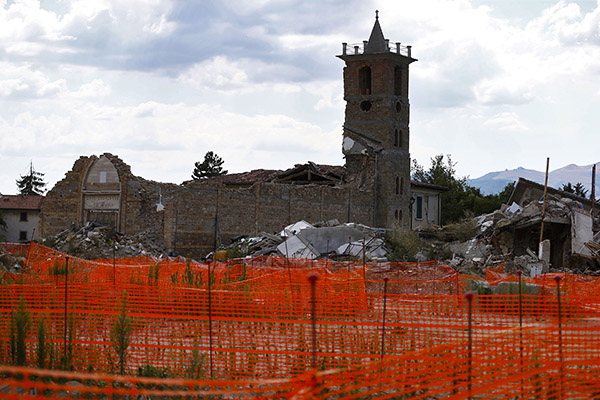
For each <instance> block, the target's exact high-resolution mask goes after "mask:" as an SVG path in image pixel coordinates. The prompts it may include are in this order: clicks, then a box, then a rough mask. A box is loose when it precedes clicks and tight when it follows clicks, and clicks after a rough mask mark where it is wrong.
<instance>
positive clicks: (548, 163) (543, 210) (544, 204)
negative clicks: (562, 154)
mask: <svg viewBox="0 0 600 400" xmlns="http://www.w3.org/2000/svg"><path fill="white" fill-rule="evenodd" d="M549 169H550V157H547V158H546V181H545V183H544V203H543V205H542V226H541V227H540V243H542V240H544V216H545V215H546V195H547V194H548V170H549Z"/></svg>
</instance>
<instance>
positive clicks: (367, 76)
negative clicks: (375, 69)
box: [358, 67, 371, 94]
mask: <svg viewBox="0 0 600 400" xmlns="http://www.w3.org/2000/svg"><path fill="white" fill-rule="evenodd" d="M358 88H359V90H360V94H371V68H370V67H363V68H361V69H360V70H359V71H358Z"/></svg>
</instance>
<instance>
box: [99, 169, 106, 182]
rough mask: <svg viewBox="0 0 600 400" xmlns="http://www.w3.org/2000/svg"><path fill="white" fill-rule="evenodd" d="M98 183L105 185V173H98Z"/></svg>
mask: <svg viewBox="0 0 600 400" xmlns="http://www.w3.org/2000/svg"><path fill="white" fill-rule="evenodd" d="M100 183H106V171H100Z"/></svg>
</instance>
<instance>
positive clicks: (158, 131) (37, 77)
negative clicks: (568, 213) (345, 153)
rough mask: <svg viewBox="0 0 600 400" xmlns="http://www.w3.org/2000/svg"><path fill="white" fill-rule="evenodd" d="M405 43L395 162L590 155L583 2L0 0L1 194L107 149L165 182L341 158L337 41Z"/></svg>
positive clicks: (525, 162) (530, 162)
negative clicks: (406, 137) (203, 167)
mask: <svg viewBox="0 0 600 400" xmlns="http://www.w3.org/2000/svg"><path fill="white" fill-rule="evenodd" d="M375 9H379V11H380V14H379V15H380V22H381V26H382V28H383V32H384V34H385V36H386V38H389V39H390V41H391V42H398V41H399V42H402V43H403V44H410V45H412V46H413V57H415V58H417V59H418V60H419V61H418V62H416V63H413V64H412V65H411V77H410V85H411V86H410V102H411V111H412V115H411V143H410V146H411V147H410V151H411V156H412V157H413V158H416V159H417V160H418V161H419V162H420V163H421V164H425V165H428V163H429V158H430V157H433V156H434V155H436V154H440V153H444V154H451V155H452V158H453V159H454V160H455V161H456V162H457V163H458V164H457V171H458V174H459V175H461V176H464V175H468V176H470V177H471V178H477V177H479V176H481V175H483V174H485V173H487V172H490V171H496V170H503V169H506V168H508V169H512V168H516V167H518V166H522V167H525V168H532V169H537V170H543V169H544V168H545V162H546V157H550V159H551V169H556V168H559V167H562V166H565V165H567V164H570V163H574V164H578V165H588V164H592V163H594V162H598V161H600V152H599V151H598V149H599V146H598V144H599V143H600V140H598V138H597V136H596V135H597V134H598V133H599V130H600V7H599V4H598V2H597V1H585V0H580V1H567V0H565V1H551V0H495V1H491V0H490V1H486V0H471V1H467V0H456V1H448V0H419V1H416V0H415V1H397V0H390V1H371V0H343V1H342V0H320V1H314V0H215V1H212V0H199V1H187V0H72V1H69V0H41V1H39V0H37V1H36V0H0V192H1V193H5V194H11V193H16V191H17V188H16V185H15V179H16V178H18V177H19V175H22V174H24V173H26V172H27V170H28V165H29V162H30V161H32V162H33V165H34V167H35V169H37V170H39V171H41V172H44V173H45V174H46V176H45V178H46V181H47V182H48V183H49V187H52V186H53V185H54V183H55V182H56V181H58V180H60V179H62V178H63V176H64V174H65V173H66V172H67V171H68V170H70V169H71V167H72V165H73V163H74V162H75V160H76V159H77V158H78V157H79V156H81V155H92V154H96V155H99V154H102V153H105V152H110V153H113V154H117V155H118V156H120V157H121V158H122V159H123V160H124V161H125V162H126V163H128V164H129V165H130V166H131V168H132V172H133V173H134V174H136V175H139V176H142V177H144V178H146V179H151V180H157V181H164V182H174V183H181V182H182V181H184V180H187V179H189V178H190V175H191V172H192V170H193V164H194V162H195V161H198V160H202V159H203V157H204V154H205V153H206V152H207V151H209V150H212V151H214V152H216V153H217V154H219V155H220V156H221V157H222V158H223V159H224V160H225V165H224V166H225V168H226V169H228V170H229V171H230V172H241V171H247V170H251V169H256V168H268V169H285V168H289V167H291V166H293V165H294V164H296V163H304V162H306V161H308V160H310V161H314V162H317V163H324V164H342V163H343V158H342V154H341V141H342V124H343V117H344V101H343V97H342V68H343V62H342V61H341V60H339V59H337V58H335V55H337V54H340V53H341V43H342V42H348V43H358V42H361V41H362V40H366V39H367V38H368V36H369V33H370V31H371V28H372V26H373V22H374V11H375Z"/></svg>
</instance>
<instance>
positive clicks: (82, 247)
mask: <svg viewBox="0 0 600 400" xmlns="http://www.w3.org/2000/svg"><path fill="white" fill-rule="evenodd" d="M42 244H43V245H45V246H48V247H51V248H53V249H55V250H58V251H60V252H62V253H66V254H69V255H72V256H74V257H80V258H84V259H87V260H92V259H97V258H112V257H113V252H114V255H115V256H116V257H117V258H118V257H132V256H140V255H149V256H153V257H158V258H162V257H165V256H166V255H167V252H166V250H165V248H164V246H163V244H162V242H161V240H160V238H159V237H158V236H157V235H155V234H152V233H149V232H141V233H138V234H135V235H132V236H129V235H123V234H120V233H117V232H114V231H113V230H112V229H111V228H109V227H107V226H103V225H100V224H97V223H94V222H88V223H87V224H85V225H84V226H83V227H82V228H77V227H75V226H72V227H71V228H69V229H66V230H64V231H62V232H60V233H58V234H56V235H54V236H48V237H46V238H45V239H44V241H43V243H42Z"/></svg>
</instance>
